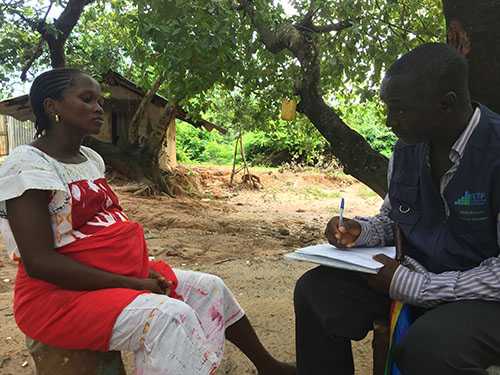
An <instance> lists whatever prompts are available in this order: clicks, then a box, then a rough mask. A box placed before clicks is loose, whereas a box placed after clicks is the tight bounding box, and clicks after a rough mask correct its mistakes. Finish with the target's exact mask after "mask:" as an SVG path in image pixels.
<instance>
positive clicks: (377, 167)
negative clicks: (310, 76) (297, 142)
mask: <svg viewBox="0 0 500 375" xmlns="http://www.w3.org/2000/svg"><path fill="white" fill-rule="evenodd" d="M300 97H301V101H300V103H299V111H300V112H302V113H304V114H305V115H306V116H307V117H308V118H309V120H310V121H311V122H312V123H313V124H314V126H315V127H316V129H318V130H319V132H320V133H321V134H322V135H323V137H325V139H326V140H327V141H328V142H329V143H330V145H331V148H332V150H333V154H334V155H335V156H336V157H337V158H338V159H339V160H340V162H341V163H342V165H343V166H344V172H345V173H347V174H350V175H352V176H354V177H356V178H357V179H358V180H359V181H361V182H362V183H364V184H365V185H367V186H368V187H370V188H371V189H372V190H373V191H375V192H376V193H377V194H378V195H380V196H381V197H384V196H385V194H386V192H387V164H388V160H387V158H386V157H385V156H383V155H382V154H380V153H378V152H377V151H375V150H374V149H372V148H371V147H370V145H369V144H368V142H367V141H366V140H365V139H364V138H363V137H362V136H361V135H360V134H359V133H357V132H355V131H354V130H352V129H351V128H349V127H348V126H347V125H346V124H345V123H344V122H343V121H342V119H341V118H340V117H339V116H338V115H337V114H336V113H335V111H334V110H333V109H332V108H330V107H329V106H328V105H327V104H326V103H325V102H324V100H323V98H322V97H321V96H320V95H317V94H315V93H312V92H310V91H308V90H300Z"/></svg>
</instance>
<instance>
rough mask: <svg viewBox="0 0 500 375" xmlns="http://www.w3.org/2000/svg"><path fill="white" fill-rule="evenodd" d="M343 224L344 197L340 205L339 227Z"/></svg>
mask: <svg viewBox="0 0 500 375" xmlns="http://www.w3.org/2000/svg"><path fill="white" fill-rule="evenodd" d="M343 226H344V198H341V199H340V207H339V227H343Z"/></svg>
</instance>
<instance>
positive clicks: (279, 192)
mask: <svg viewBox="0 0 500 375" xmlns="http://www.w3.org/2000/svg"><path fill="white" fill-rule="evenodd" d="M253 172H254V173H255V174H257V175H258V176H259V177H260V179H261V181H262V184H263V189H261V190H248V189H245V188H242V187H236V188H230V187H229V186H228V181H229V173H230V170H229V169H228V168H212V167H210V168H208V167H205V168H201V167H200V168H194V173H195V174H196V175H197V176H198V179H199V181H200V186H201V187H202V190H203V191H204V192H205V196H206V198H202V199H191V198H176V199H172V198H169V197H163V196H162V197H153V198H148V197H137V196H134V195H133V194H131V193H124V192H120V191H119V190H120V183H119V182H118V181H115V183H114V185H115V187H116V188H117V190H118V194H119V196H120V199H121V204H122V206H123V207H124V208H125V210H126V211H127V213H128V215H129V217H130V218H132V219H133V220H135V221H138V222H140V223H142V225H143V226H144V229H145V233H146V239H147V242H148V245H149V250H150V253H151V255H154V256H156V257H158V258H161V259H168V261H169V263H170V264H172V265H174V266H176V267H181V268H187V269H193V270H199V271H203V272H210V273H214V274H217V275H219V276H221V277H222V278H223V279H224V280H225V281H226V283H227V284H228V285H229V286H230V287H231V289H232V290H233V292H234V293H235V295H236V296H237V298H238V300H239V301H240V303H241V305H242V306H243V308H244V309H245V310H246V312H247V314H248V316H249V318H250V320H251V322H252V323H253V324H254V326H255V328H256V330H257V332H258V334H259V336H260V337H261V339H262V340H263V342H264V343H265V345H266V346H267V347H268V348H269V350H270V351H271V352H272V353H273V354H275V355H276V356H277V357H278V358H280V359H282V360H286V361H294V357H295V343H294V339H295V338H294V336H295V334H294V315H293V302H292V295H293V288H294V284H295V281H296V280H297V278H298V277H300V275H301V274H302V273H304V272H305V271H306V270H308V269H309V268H311V265H308V264H304V263H294V262H287V261H284V260H283V258H282V257H283V254H285V253H287V252H289V251H292V250H293V249H295V248H297V247H301V246H305V245H309V244H314V243H318V242H323V241H324V239H323V235H322V232H323V229H324V226H325V224H326V222H327V221H328V219H329V218H330V217H331V216H332V215H334V214H335V213H336V212H337V207H338V203H339V198H340V197H341V196H343V197H344V198H345V199H346V216H351V217H352V216H354V215H371V214H374V213H375V212H376V211H377V210H378V207H379V205H380V203H381V200H380V198H379V197H378V196H376V195H375V194H374V193H373V192H372V191H370V190H369V189H368V188H366V187H364V186H363V185H362V184H360V183H359V182H357V181H355V180H354V179H351V178H349V177H345V176H342V175H339V176H337V177H332V176H327V175H325V174H322V173H320V172H318V171H305V172H292V171H282V172H280V171H278V170H276V169H273V170H259V171H258V172H255V171H253ZM2 246H3V245H0V254H1V255H0V374H2V375H8V374H10V375H28V374H31V373H32V368H31V363H30V361H29V356H28V353H27V351H26V349H25V346H24V336H23V335H22V334H21V332H20V331H19V329H18V328H17V327H16V325H15V322H14V318H13V315H12V309H11V300H12V287H13V280H14V277H15V266H14V265H13V264H11V263H10V262H9V261H8V259H7V258H6V257H5V255H4V251H3V248H1V247H2ZM354 353H355V360H356V374H361V375H368V374H370V373H371V337H367V338H366V339H364V340H363V341H361V342H359V343H355V345H354ZM126 362H127V364H128V367H129V374H132V373H133V372H132V369H131V363H132V361H131V358H130V356H127V357H126ZM218 373H219V374H236V375H244V374H255V373H256V372H255V370H254V369H253V367H252V366H251V364H250V362H249V361H248V360H247V359H246V358H245V357H244V356H243V355H242V354H240V353H239V352H238V351H236V350H235V348H234V347H232V346H231V344H228V345H227V355H226V358H225V360H224V362H223V364H222V366H221V368H220V370H219V372H218Z"/></svg>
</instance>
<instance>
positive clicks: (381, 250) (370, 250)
mask: <svg viewBox="0 0 500 375" xmlns="http://www.w3.org/2000/svg"><path fill="white" fill-rule="evenodd" d="M295 252H296V253H299V254H305V255H314V256H321V257H324V258H330V259H335V260H339V261H342V262H346V263H350V264H355V265H358V266H361V267H366V268H370V269H373V270H376V269H379V268H381V266H382V264H381V263H379V262H377V261H376V260H374V259H373V256H374V255H377V254H385V255H387V256H388V257H389V258H395V257H396V248H395V247H394V246H386V247H356V248H350V249H347V250H341V249H337V248H336V247H335V246H333V245H330V244H328V243H325V244H320V245H314V246H308V247H303V248H301V249H298V250H295Z"/></svg>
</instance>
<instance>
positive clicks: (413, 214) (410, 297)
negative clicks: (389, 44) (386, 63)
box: [294, 44, 500, 375]
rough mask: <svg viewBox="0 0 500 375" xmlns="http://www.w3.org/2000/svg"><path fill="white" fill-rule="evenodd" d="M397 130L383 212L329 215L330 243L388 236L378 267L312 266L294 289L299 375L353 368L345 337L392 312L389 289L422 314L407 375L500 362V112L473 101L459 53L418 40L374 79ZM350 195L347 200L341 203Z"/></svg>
mask: <svg viewBox="0 0 500 375" xmlns="http://www.w3.org/2000/svg"><path fill="white" fill-rule="evenodd" d="M381 98H382V100H383V101H384V103H385V105H386V107H387V126H389V127H390V128H391V129H392V130H393V131H394V133H396V135H397V136H398V137H399V141H398V143H397V144H396V146H395V149H394V154H393V157H392V158H391V161H390V163H389V171H388V179H389V192H388V194H387V196H386V197H385V200H384V203H383V205H382V207H381V210H380V213H379V214H378V215H376V216H373V217H367V218H355V219H346V218H344V226H343V227H339V225H338V218H337V217H334V218H333V219H331V220H330V222H329V223H328V225H327V228H326V231H325V233H326V236H327V238H328V240H329V242H330V243H332V244H333V245H335V246H337V247H344V248H347V251H348V248H349V247H352V246H384V245H392V244H394V231H393V228H394V224H397V225H398V226H399V228H400V230H401V232H402V234H403V236H404V238H405V246H404V252H405V254H404V255H405V256H404V258H403V259H402V261H401V262H398V261H396V260H393V259H390V258H387V257H383V256H381V257H379V258H378V260H379V261H381V263H383V264H384V267H383V268H382V270H381V271H380V272H379V273H378V274H377V275H376V276H366V275H364V274H361V273H356V272H349V271H343V270H338V269H334V268H327V267H318V268H315V269H313V270H311V271H309V272H307V273H306V274H304V275H303V276H302V277H301V278H300V279H299V281H298V282H297V285H296V288H295V296H294V303H295V313H296V340H297V367H298V373H299V374H300V375H322V374H329V375H330V374H335V375H337V374H338V375H341V374H353V373H354V369H353V360H352V351H351V340H360V339H362V338H363V337H365V336H366V334H367V333H368V331H369V330H370V329H372V327H373V321H374V320H375V319H384V318H387V317H388V314H389V312H388V308H389V304H390V299H395V300H399V301H402V302H404V303H407V304H409V305H411V306H413V307H412V308H414V310H415V313H416V314H417V316H418V319H417V320H416V321H415V322H414V323H413V324H412V325H411V326H410V328H409V330H408V331H407V333H406V336H405V337H404V339H403V341H402V343H401V344H400V345H398V346H397V347H396V348H395V352H394V354H395V361H396V364H397V365H398V367H399V369H400V370H401V372H402V373H403V374H404V375H413V374H419V375H420V374H440V375H443V374H445V375H446V374H457V375H460V374H486V370H484V369H485V368H487V367H489V366H490V365H493V364H497V363H499V362H500V324H498V319H499V317H500V303H499V302H500V258H498V255H499V251H500V247H499V243H498V239H499V237H500V236H499V233H498V232H499V230H500V224H499V222H498V220H499V218H500V216H499V210H500V116H499V115H498V114H496V113H494V112H492V111H491V110H489V109H488V108H486V107H485V106H482V105H480V104H479V103H473V102H472V101H471V98H470V94H469V89H468V71H467V62H466V60H465V59H464V58H463V57H462V56H461V55H459V54H458V53H457V52H456V51H455V50H454V49H453V48H451V47H449V46H447V45H444V44H426V45H422V46H420V47H418V48H416V49H415V50H413V51H411V52H409V53H408V54H406V55H404V56H403V57H401V58H400V59H399V60H397V61H396V62H395V63H394V64H393V65H392V66H391V67H390V68H389V70H388V71H387V74H386V76H385V78H384V80H383V83H382V87H381ZM347 203H348V202H347Z"/></svg>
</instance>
